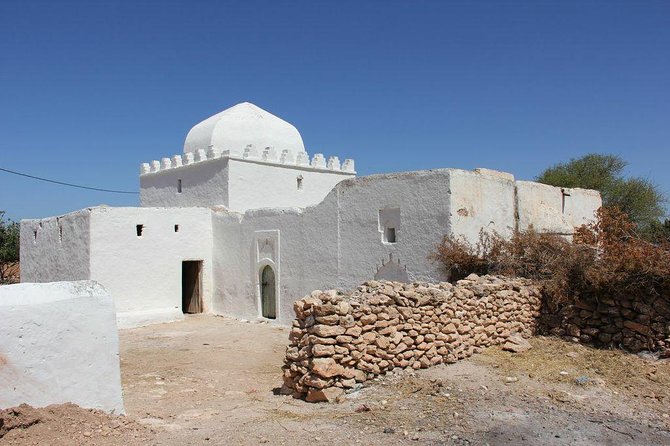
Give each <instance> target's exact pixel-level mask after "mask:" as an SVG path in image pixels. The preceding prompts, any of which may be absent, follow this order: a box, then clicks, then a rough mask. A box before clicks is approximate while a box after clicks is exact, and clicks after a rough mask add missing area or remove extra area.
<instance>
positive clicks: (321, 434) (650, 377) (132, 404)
mask: <svg viewBox="0 0 670 446" xmlns="http://www.w3.org/2000/svg"><path fill="white" fill-rule="evenodd" d="M287 337H288V330H287V329H286V328H283V327H277V326H272V325H269V324H266V323H256V322H244V321H237V320H234V319H230V318H224V317H216V316H211V315H200V316H190V317H188V318H187V319H186V320H185V321H183V322H177V323H172V324H162V325H154V326H150V327H144V328H139V329H133V330H125V331H122V332H121V370H122V377H123V389H124V398H125V406H126V410H127V415H126V416H125V417H115V416H110V415H105V414H102V413H99V412H93V411H86V410H83V409H80V408H77V407H76V406H72V405H65V406H63V405H61V406H52V407H51V408H47V409H40V410H39V411H34V412H30V408H23V412H21V410H18V412H19V414H13V415H12V414H10V413H8V411H3V413H0V420H5V421H4V423H5V427H4V430H3V426H2V421H0V436H2V435H3V433H4V432H6V433H5V435H4V437H2V438H0V444H11V445H18V444H50V445H78V444H82V445H84V444H85V445H102V446H111V445H135V444H142V445H144V444H156V445H158V444H160V445H203V444H205V445H206V444H226V445H228V444H277V445H315V444H338V445H349V444H351V445H358V444H362V445H382V444H383V445H389V444H430V445H433V444H435V445H442V444H445V445H471V444H472V445H485V444H489V445H499V444H513V445H540V444H541V445H594V444H603V445H609V444H611V445H629V444H634V445H637V444H639V445H652V444H658V445H661V444H670V431H669V430H670V415H669V413H670V362H668V361H667V360H663V361H654V360H650V359H645V358H641V357H639V356H634V355H629V354H625V353H621V352H613V351H602V350H595V349H592V348H588V347H583V346H580V345H575V344H571V343H567V342H564V341H560V340H556V339H550V338H540V337H538V338H534V339H533V340H532V341H531V343H532V344H533V349H531V350H529V351H528V352H526V353H520V354H513V353H508V352H503V351H501V350H500V349H497V348H492V349H488V350H486V351H485V352H484V353H483V354H480V355H476V356H475V357H473V358H471V359H469V360H465V361H461V362H459V363H457V364H452V365H448V366H438V367H434V368H432V369H428V370H422V371H419V372H402V373H398V374H392V375H388V376H385V377H384V378H380V379H377V380H375V381H374V382H372V383H370V384H369V385H366V386H365V387H363V388H362V389H359V390H357V391H355V392H354V393H352V394H351V395H349V396H348V398H347V399H346V400H345V401H344V402H342V403H340V404H309V403H305V402H304V401H300V400H295V399H292V398H291V397H289V396H281V395H278V387H279V385H280V384H281V371H280V366H281V364H282V360H283V354H284V348H285V345H286V343H287ZM49 410H50V411H51V413H49ZM31 416H32V419H33V421H34V419H35V418H38V419H39V421H37V422H34V423H32V424H31V423H30V420H31ZM12 427H14V428H12Z"/></svg>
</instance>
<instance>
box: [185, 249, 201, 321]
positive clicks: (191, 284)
mask: <svg viewBox="0 0 670 446" xmlns="http://www.w3.org/2000/svg"><path fill="white" fill-rule="evenodd" d="M201 271H202V261H200V260H189V261H184V262H181V311H182V312H184V313H202V296H201V293H200V288H201V285H200V282H201V280H200V274H201Z"/></svg>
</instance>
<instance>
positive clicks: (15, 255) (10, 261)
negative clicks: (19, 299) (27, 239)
mask: <svg viewBox="0 0 670 446" xmlns="http://www.w3.org/2000/svg"><path fill="white" fill-rule="evenodd" d="M19 232H20V231H19V224H18V223H17V222H14V221H11V220H5V212H4V211H0V283H7V282H8V281H9V280H11V279H12V277H10V275H11V271H12V270H13V268H15V265H16V264H17V263H18V261H19Z"/></svg>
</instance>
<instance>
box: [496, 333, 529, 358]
mask: <svg viewBox="0 0 670 446" xmlns="http://www.w3.org/2000/svg"><path fill="white" fill-rule="evenodd" d="M531 348H533V346H532V345H530V342H528V340H527V339H525V338H524V337H523V336H521V335H520V334H515V335H512V336H510V337H509V338H507V341H506V342H505V343H504V344H503V346H502V349H503V350H506V351H509V352H513V353H522V352H525V351H527V350H530V349H531Z"/></svg>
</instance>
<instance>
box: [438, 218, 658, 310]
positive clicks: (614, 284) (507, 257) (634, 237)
mask: <svg viewBox="0 0 670 446" xmlns="http://www.w3.org/2000/svg"><path fill="white" fill-rule="evenodd" d="M431 258H432V259H433V260H436V261H438V262H440V263H442V265H444V268H445V269H446V271H447V274H448V275H449V277H450V280H451V281H456V280H459V279H462V278H464V277H466V276H467V275H468V274H471V273H475V274H480V275H481V274H502V275H508V276H519V277H525V278H528V279H533V280H535V281H537V282H538V283H539V284H540V285H541V286H542V288H543V291H544V294H545V296H546V297H547V298H548V301H549V303H554V304H560V303H567V302H569V301H571V300H573V299H574V298H576V297H580V296H582V297H585V298H595V299H598V298H600V297H608V296H611V295H622V296H625V295H628V297H630V298H633V299H635V298H636V297H638V296H639V297H644V296H650V295H654V296H659V295H664V296H668V294H669V293H668V291H670V248H669V247H668V245H655V244H651V243H649V242H647V241H645V240H644V239H642V238H641V237H640V236H639V234H638V233H637V230H636V225H635V224H634V223H632V222H631V221H630V220H629V219H628V217H627V216H626V214H624V213H622V212H621V211H619V210H618V209H616V208H614V209H607V208H601V209H600V210H599V211H598V213H597V219H596V221H595V222H593V223H591V224H589V225H584V226H582V227H580V228H578V229H577V231H576V233H575V236H574V243H571V242H570V241H569V240H568V239H566V238H565V237H563V236H561V235H557V234H549V233H539V232H537V231H535V230H534V229H533V228H530V229H528V230H525V231H519V232H517V233H515V234H514V235H513V236H512V238H511V239H509V240H505V239H504V238H502V237H501V236H500V235H498V234H496V233H486V232H481V233H480V236H479V241H478V242H477V243H476V244H474V245H472V244H469V243H468V242H466V241H464V240H463V239H454V238H453V237H450V236H445V237H444V238H443V240H442V242H441V243H440V244H439V245H438V246H437V249H436V252H435V253H434V254H432V256H431Z"/></svg>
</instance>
